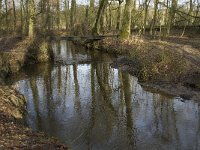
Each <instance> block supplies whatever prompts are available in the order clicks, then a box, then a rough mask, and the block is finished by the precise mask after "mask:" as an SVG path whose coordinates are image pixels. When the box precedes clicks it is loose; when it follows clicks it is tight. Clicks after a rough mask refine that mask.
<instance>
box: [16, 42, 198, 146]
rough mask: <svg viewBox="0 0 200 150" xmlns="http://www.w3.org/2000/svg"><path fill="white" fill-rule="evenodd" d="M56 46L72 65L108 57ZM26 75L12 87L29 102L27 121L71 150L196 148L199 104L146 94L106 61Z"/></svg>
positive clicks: (42, 69)
mask: <svg viewBox="0 0 200 150" xmlns="http://www.w3.org/2000/svg"><path fill="white" fill-rule="evenodd" d="M55 47H56V46H55ZM57 47H59V49H60V50H59V51H56V52H57V54H58V55H60V56H62V57H63V58H64V59H68V58H69V57H70V59H71V60H72V59H73V62H76V61H78V60H77V59H78V57H79V56H80V55H81V57H82V58H90V59H92V60H94V59H95V60H96V59H103V58H106V59H107V60H108V58H109V57H108V56H106V57H101V58H100V56H103V55H104V54H99V52H87V51H85V50H83V52H82V50H81V49H76V48H75V47H71V44H70V43H68V42H67V43H66V42H63V41H62V42H61V43H60V46H59V44H58V46H57ZM83 56H86V57H83ZM98 57H99V58H98ZM25 72H26V73H25V74H27V75H28V77H24V78H23V77H21V79H20V80H18V81H17V82H16V84H18V86H17V87H19V89H18V90H19V91H20V92H21V93H22V94H24V95H25V96H26V98H27V100H28V103H27V110H28V114H27V123H28V124H29V126H30V127H32V128H33V129H36V130H43V131H45V132H47V133H48V134H50V135H53V136H56V137H58V138H59V139H60V140H61V141H63V142H65V143H67V144H69V145H71V146H72V148H74V149H199V143H200V140H199V128H200V126H199V125H200V124H199V113H200V110H199V105H198V103H196V102H194V101H192V100H191V101H184V102H183V101H181V100H180V99H179V98H172V97H167V96H164V95H162V94H156V93H151V92H147V91H145V90H143V88H142V87H141V86H140V85H139V84H138V82H137V78H135V77H133V76H130V75H129V74H127V73H121V72H120V71H118V70H117V69H113V68H111V67H110V64H109V63H105V62H104V61H100V60H99V61H96V62H91V63H88V64H73V65H65V66H60V65H58V66H52V65H38V66H35V69H30V70H25Z"/></svg>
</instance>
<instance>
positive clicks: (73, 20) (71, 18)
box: [70, 0, 76, 34]
mask: <svg viewBox="0 0 200 150" xmlns="http://www.w3.org/2000/svg"><path fill="white" fill-rule="evenodd" d="M75 15H76V0H72V1H71V16H70V28H71V33H72V34H73V32H74V27H75V26H74V25H75V17H76V16H75Z"/></svg>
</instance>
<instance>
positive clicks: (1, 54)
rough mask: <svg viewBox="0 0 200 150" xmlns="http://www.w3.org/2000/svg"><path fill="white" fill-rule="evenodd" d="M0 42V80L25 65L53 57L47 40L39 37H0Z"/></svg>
mask: <svg viewBox="0 0 200 150" xmlns="http://www.w3.org/2000/svg"><path fill="white" fill-rule="evenodd" d="M12 41H13V42H12ZM0 44H1V47H0V48H1V49H0V81H1V82H3V80H4V79H5V78H6V77H7V76H8V75H10V74H14V73H16V72H18V71H19V70H20V69H21V68H22V67H23V66H25V65H29V64H34V63H41V62H46V61H49V60H50V59H52V58H53V55H52V49H51V47H50V46H49V44H48V41H47V40H45V39H43V38H40V37H35V38H25V39H21V38H20V37H13V38H1V39H0Z"/></svg>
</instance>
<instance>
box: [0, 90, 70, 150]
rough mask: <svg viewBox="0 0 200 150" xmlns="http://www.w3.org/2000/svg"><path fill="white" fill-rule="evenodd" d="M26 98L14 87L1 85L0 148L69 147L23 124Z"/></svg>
mask: <svg viewBox="0 0 200 150" xmlns="http://www.w3.org/2000/svg"><path fill="white" fill-rule="evenodd" d="M25 103H26V100H25V98H24V96H23V95H21V94H19V93H18V92H17V91H16V90H15V89H14V88H12V87H8V86H0V149H44V148H45V149H49V148H50V149H67V147H66V146H64V145H62V144H60V143H59V142H58V141H57V140H56V139H53V138H50V137H47V136H46V135H45V134H44V133H41V132H34V131H32V130H31V129H29V128H27V127H25V126H23V125H22V124H21V123H20V120H21V119H22V118H23V113H24V111H25V107H24V106H25Z"/></svg>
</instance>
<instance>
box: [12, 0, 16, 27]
mask: <svg viewBox="0 0 200 150" xmlns="http://www.w3.org/2000/svg"><path fill="white" fill-rule="evenodd" d="M12 3H13V27H14V31H15V29H16V23H17V16H16V9H15V1H14V0H12Z"/></svg>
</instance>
